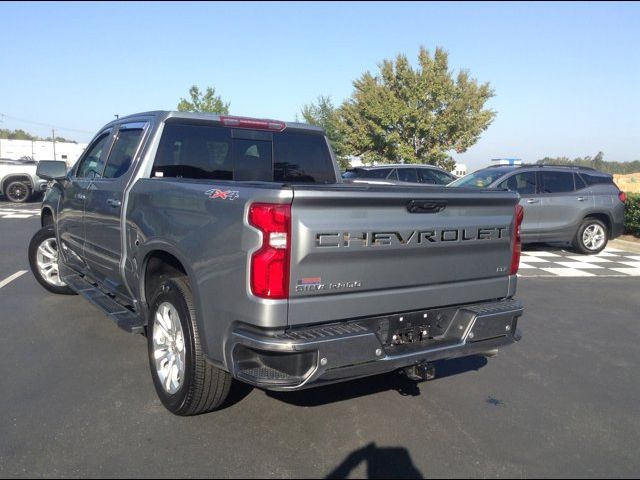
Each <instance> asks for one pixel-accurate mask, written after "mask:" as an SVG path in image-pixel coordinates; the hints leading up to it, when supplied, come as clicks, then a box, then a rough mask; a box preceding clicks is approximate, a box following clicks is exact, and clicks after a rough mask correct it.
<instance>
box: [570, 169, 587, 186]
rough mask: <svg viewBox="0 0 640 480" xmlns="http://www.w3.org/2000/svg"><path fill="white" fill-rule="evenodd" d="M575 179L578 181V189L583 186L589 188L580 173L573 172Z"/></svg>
mask: <svg viewBox="0 0 640 480" xmlns="http://www.w3.org/2000/svg"><path fill="white" fill-rule="evenodd" d="M573 179H574V180H575V182H576V190H582V189H583V188H587V184H586V183H585V181H584V180H583V179H582V177H581V176H580V175H579V174H577V173H574V174H573Z"/></svg>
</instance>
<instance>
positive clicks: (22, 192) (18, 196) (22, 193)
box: [7, 183, 27, 201]
mask: <svg viewBox="0 0 640 480" xmlns="http://www.w3.org/2000/svg"><path fill="white" fill-rule="evenodd" d="M7 193H8V194H9V198H11V199H12V200H16V201H20V200H24V199H25V198H26V196H27V190H26V188H24V186H22V185H20V184H19V183H14V184H13V185H11V187H9V191H8V192H7Z"/></svg>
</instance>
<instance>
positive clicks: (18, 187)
mask: <svg viewBox="0 0 640 480" xmlns="http://www.w3.org/2000/svg"><path fill="white" fill-rule="evenodd" d="M4 196H5V197H7V200H9V201H10V202H13V203H25V202H26V201H27V200H29V198H31V185H29V184H28V183H27V182H25V181H24V180H9V182H8V183H7V185H6V188H5V189H4Z"/></svg>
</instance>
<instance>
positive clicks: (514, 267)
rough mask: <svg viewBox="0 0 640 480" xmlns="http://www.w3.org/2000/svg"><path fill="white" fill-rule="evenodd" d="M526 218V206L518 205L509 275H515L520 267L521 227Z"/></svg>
mask: <svg viewBox="0 0 640 480" xmlns="http://www.w3.org/2000/svg"><path fill="white" fill-rule="evenodd" d="M523 218H524V208H522V205H516V217H515V220H514V223H513V232H512V235H511V238H512V239H513V253H512V255H511V270H509V275H515V274H516V273H518V268H520V253H521V252H522V239H521V238H520V227H521V226H522V219H523Z"/></svg>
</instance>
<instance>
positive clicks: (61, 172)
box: [36, 160, 67, 180]
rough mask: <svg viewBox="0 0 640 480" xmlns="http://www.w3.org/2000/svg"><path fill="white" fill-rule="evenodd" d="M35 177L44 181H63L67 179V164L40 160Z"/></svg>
mask: <svg viewBox="0 0 640 480" xmlns="http://www.w3.org/2000/svg"><path fill="white" fill-rule="evenodd" d="M36 175H37V176H39V177H40V178H44V179H45V180H63V179H65V178H67V164H66V163H65V162H58V161H54V160H42V161H41V162H39V163H38V168H37V169H36Z"/></svg>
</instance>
